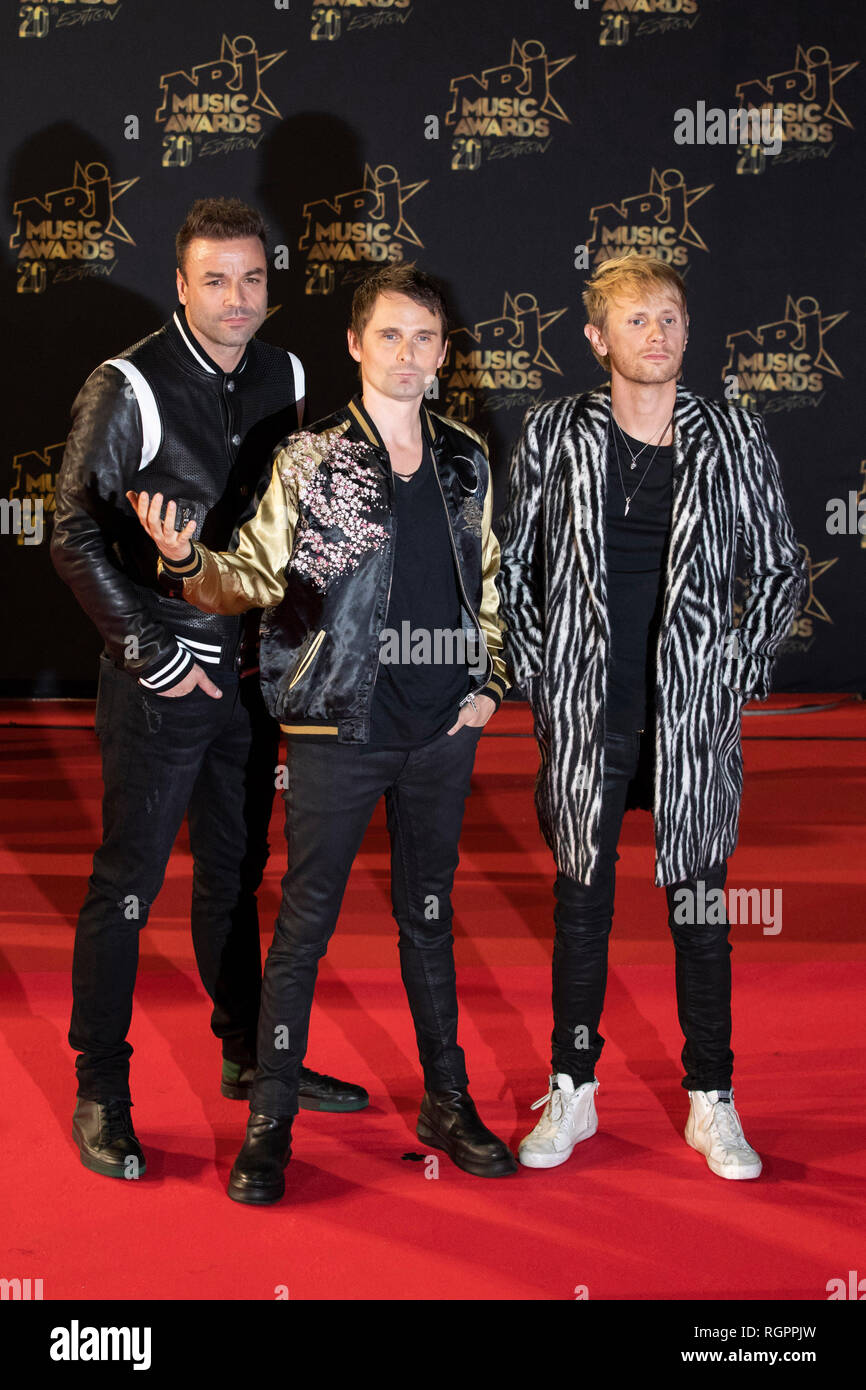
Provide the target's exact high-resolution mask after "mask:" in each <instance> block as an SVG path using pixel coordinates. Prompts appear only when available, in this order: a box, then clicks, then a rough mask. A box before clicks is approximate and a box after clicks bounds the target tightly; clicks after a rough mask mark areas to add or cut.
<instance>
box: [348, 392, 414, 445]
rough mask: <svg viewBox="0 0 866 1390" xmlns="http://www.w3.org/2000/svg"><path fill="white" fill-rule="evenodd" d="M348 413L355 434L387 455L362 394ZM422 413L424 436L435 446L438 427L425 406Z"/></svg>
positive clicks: (353, 399) (349, 407) (351, 402)
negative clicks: (366, 408)
mask: <svg viewBox="0 0 866 1390" xmlns="http://www.w3.org/2000/svg"><path fill="white" fill-rule="evenodd" d="M346 411H347V414H348V416H349V420H350V421H351V427H352V430H353V432H354V433H355V434H356V435H357V436H358V437H360V438H362V439H365V440H366V441H367V443H368V444H372V446H373V448H374V449H381V451H382V453H383V454H387V452H388V450H387V449H386V448H385V444H384V442H383V440H382V436H381V435H380V433H379V431H378V430H377V428H376V425H375V423H374V422H373V418H372V416H371V415H370V414H369V412H368V411H366V410H365V409H364V402H363V400H362V399H361V396H360V393H359V394H358V395H357V396H353V397H352V399H351V400H350V401H349V404H348V406H347V407H346ZM420 413H421V431H422V434H423V435H424V437H425V438H426V439H428V440H429V441H430V443H431V444H433V443H434V442H435V440H436V426H435V424H434V422H433V417H432V416H431V414H430V412H429V410H428V409H427V407H426V406H425V405H423V404H422V405H421V407H420Z"/></svg>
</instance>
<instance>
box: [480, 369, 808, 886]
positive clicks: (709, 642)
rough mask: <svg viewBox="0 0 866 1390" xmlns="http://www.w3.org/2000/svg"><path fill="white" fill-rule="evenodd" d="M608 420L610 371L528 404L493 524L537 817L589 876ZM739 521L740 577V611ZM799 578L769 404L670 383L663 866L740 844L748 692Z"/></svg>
mask: <svg viewBox="0 0 866 1390" xmlns="http://www.w3.org/2000/svg"><path fill="white" fill-rule="evenodd" d="M609 421H610V388H609V386H605V387H601V388H599V389H598V390H595V391H589V392H586V393H585V394H584V395H581V396H570V397H567V398H563V399H560V400H555V401H549V402H546V403H544V404H543V405H540V406H537V407H535V408H533V409H532V410H530V411H529V412H528V414H527V416H526V419H525V421H524V425H523V432H522V436H521V438H520V441H519V443H518V445H517V447H516V449H515V452H514V455H513V458H512V463H511V471H510V475H509V497H508V505H507V510H506V514H505V518H504V528H503V527H502V523H500V528H498V529H499V531H500V537H501V542H502V567H501V571H500V575H499V580H498V583H499V589H500V613H501V616H502V618H503V619H504V621H505V624H506V628H507V630H506V633H505V651H506V655H507V657H508V658H509V660H510V663H511V667H512V671H513V675H514V679H515V680H516V682H517V683H518V684H519V685H520V686H521V687H522V688H523V689H524V690H525V692H526V694H527V697H528V699H529V702H530V705H531V707H532V712H533V716H534V719H535V732H536V738H537V740H538V744H539V748H540V751H541V766H540V769H539V773H538V779H537V783H536V808H537V811H538V817H539V822H540V825H541V830H542V833H543V835H544V837H545V839H546V841H547V843H548V845H549V846H550V848H551V850H552V851H553V855H554V859H555V861H556V865H557V869H558V870H559V872H560V873H563V874H567V875H568V876H569V877H571V878H575V879H577V880H579V881H580V882H582V883H589V882H590V880H591V877H592V874H593V870H594V868H595V863H596V859H597V855H598V834H599V820H600V812H601V793H602V777H603V755H604V696H605V688H606V679H607V659H608V651H609V646H610V632H609V626H608V616H607V605H606V568H605V546H604V536H605V521H604V518H605V492H606V451H607V440H608V428H609ZM738 537H740V538H741V540H742V542H743V548H744V551H745V555H746V558H747V562H748V565H749V569H750V588H749V597H748V600H747V603H746V606H745V611H744V613H743V616H742V621H741V623H740V625H739V627H737V628H734V626H733V615H734V580H735V565H736V553H737V539H738ZM803 584H804V573H803V563H802V560H801V558H800V554H799V551H798V547H797V542H796V540H795V538H794V532H793V529H792V526H791V521H790V517H789V515H788V510H787V507H786V505H785V499H784V496H783V493H782V486H781V480H780V477H779V468H778V464H777V462H776V459H775V457H774V455H773V452H772V450H771V448H770V446H769V443H768V441H767V436H766V433H765V430H764V425H763V422H762V420H761V419H760V417H759V416H757V415H754V414H753V413H752V412H750V411H746V410H743V409H740V408H737V407H730V406H724V405H719V404H716V403H715V402H711V401H707V400H704V399H702V398H701V397H699V396H696V395H694V394H692V392H690V391H686V390H684V389H683V388H681V387H678V388H677V400H676V412H675V417H674V473H673V507H672V519H671V537H670V544H669V547H668V558H667V569H666V578H665V597H664V607H663V612H662V622H661V630H660V632H659V637H658V647H657V658H656V716H657V717H656V721H655V724H656V733H655V749H654V768H653V770H652V780H653V784H654V787H653V794H652V801H651V809H652V810H653V814H654V822H655V841H656V861H655V862H656V870H655V881H656V883H657V884H666V883H676V882H679V881H680V880H682V879H686V878H690V877H694V876H696V875H697V873H698V872H699V871H700V870H702V869H705V868H709V867H711V866H714V865H716V864H719V863H721V862H722V860H724V859H726V858H727V857H728V856H729V855H730V854H731V852H732V851H733V849H734V846H735V845H736V841H737V825H738V820H739V809H740V795H741V791H742V779H743V762H742V748H741V744H740V714H741V710H742V706H743V703H744V701H745V700H746V699H752V698H757V699H764V698H766V696H767V694H768V693H769V688H770V676H771V671H772V663H773V657H774V654H775V652H776V649H777V648H778V646H779V643H780V642H781V641H782V639H783V638H784V637H785V635H786V634H787V632H788V629H789V628H790V625H791V622H792V620H793V618H794V615H795V614H796V612H797V608H798V605H799V602H800V600H801V595H802V592H803Z"/></svg>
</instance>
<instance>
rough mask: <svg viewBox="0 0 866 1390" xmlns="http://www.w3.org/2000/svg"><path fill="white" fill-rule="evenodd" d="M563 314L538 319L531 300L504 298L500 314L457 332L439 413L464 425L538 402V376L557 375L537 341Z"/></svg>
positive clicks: (556, 368)
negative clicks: (484, 412) (486, 413)
mask: <svg viewBox="0 0 866 1390" xmlns="http://www.w3.org/2000/svg"><path fill="white" fill-rule="evenodd" d="M567 312H568V311H567V309H553V310H550V311H548V312H545V313H542V311H541V309H540V308H539V304H538V300H537V299H536V297H535V295H534V294H528V293H523V294H514V295H512V294H507V293H506V294H505V295H504V297H503V301H502V312H501V313H500V314H499V315H497V317H496V318H493V319H483V320H482V321H481V322H480V323H476V324H475V325H474V326H473V327H472V328H468V327H467V328H457V329H455V331H454V332H453V333H452V334H451V336H450V338H449V341H448V356H447V358H446V360H445V365H444V366H443V368H442V383H443V385H444V387H445V408H446V410H447V412H448V414H449V415H455V416H456V417H457V418H458V419H460V420H462V421H463V422H464V424H468V422H469V421H470V420H472V419H474V418H475V417H476V416H477V415H478V414H479V411H480V410H481V409H482V408H483V409H487V410H511V409H514V408H515V407H522V408H526V407H527V406H529V405H533V404H535V402H536V401H538V400H539V399H540V397H541V392H542V389H543V385H544V376H543V373H544V372H549V373H552V374H553V375H555V376H561V375H562V369H561V367H560V366H559V364H558V363H557V362H556V360H555V359H554V357H553V356H552V354H551V352H550V350H549V348H548V347H546V346H545V344H544V343H543V341H542V339H543V337H544V334H545V333H546V332H547V330H548V329H549V328H550V327H551V326H552V325H553V324H554V323H556V320H557V319H559V318H561V317H562V315H563V314H565V313H567Z"/></svg>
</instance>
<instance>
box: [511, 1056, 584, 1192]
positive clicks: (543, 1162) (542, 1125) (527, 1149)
mask: <svg viewBox="0 0 866 1390" xmlns="http://www.w3.org/2000/svg"><path fill="white" fill-rule="evenodd" d="M597 1090H598V1082H597V1081H585V1082H584V1083H583V1085H582V1086H578V1088H577V1090H575V1089H574V1082H573V1081H572V1079H571V1077H570V1076H566V1075H565V1073H563V1072H560V1073H558V1074H557V1075H554V1076H551V1078H550V1090H549V1091H548V1092H547V1095H546V1096H542V1097H541V1100H537V1101H535V1102H534V1104H533V1106H532V1109H533V1110H537V1109H538V1107H539V1105H543V1106H544V1113H543V1114H542V1116H541V1119H540V1120H539V1121H538V1124H537V1125H536V1126H535V1129H534V1130H533V1131H532V1133H531V1134H527V1136H526V1138H525V1139H524V1140H523V1141H522V1143H521V1145H520V1147H519V1149H518V1150H517V1157H518V1158H519V1159H520V1162H521V1163H524V1164H525V1165H526V1167H527V1168H557V1167H558V1166H559V1164H560V1163H565V1162H566V1160H567V1159H569V1158H571V1153H572V1150H573V1148H574V1146H575V1144H579V1143H581V1141H582V1140H584V1139H591V1138H592V1136H593V1134H595V1131H596V1130H597V1129H598V1115H597V1114H596V1109H595V1093H596V1091H597Z"/></svg>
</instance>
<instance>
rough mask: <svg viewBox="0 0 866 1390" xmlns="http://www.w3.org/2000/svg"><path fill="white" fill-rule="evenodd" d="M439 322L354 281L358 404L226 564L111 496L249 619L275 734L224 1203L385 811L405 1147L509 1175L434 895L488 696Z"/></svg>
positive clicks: (470, 436)
mask: <svg viewBox="0 0 866 1390" xmlns="http://www.w3.org/2000/svg"><path fill="white" fill-rule="evenodd" d="M446 322H447V320H446V311H445V307H444V302H443V300H442V296H441V292H440V291H439V289H438V287H437V286H436V285H435V284H434V282H432V281H431V280H430V279H429V278H428V277H427V276H426V275H424V274H423V273H422V272H420V271H418V270H417V269H416V268H415V267H414V266H411V265H395V266H388V267H385V268H383V269H382V270H379V271H376V272H375V273H374V274H372V275H371V276H369V277H368V278H367V279H366V280H365V281H364V282H363V283H362V284H361V285H360V286H359V287H358V289H357V291H356V293H355V297H354V302H353V309H352V327H351V328H350V330H349V349H350V352H351V353H352V356H353V357H354V358H355V359H356V361H358V362H359V363H360V367H361V380H362V394H361V395H360V396H357V397H355V399H354V400H352V401H351V402H350V404H349V405H348V407H347V408H346V409H345V410H341V411H338V412H337V413H336V414H334V415H332V416H330V417H329V418H328V419H326V420H322V421H320V422H319V423H318V424H316V425H314V426H313V427H312V428H311V429H310V430H306V431H302V432H301V433H298V434H295V435H293V436H292V437H290V438H289V439H288V440H286V442H285V444H284V446H283V447H282V448H281V449H280V450H279V451H278V452H277V454H276V457H275V461H274V469H273V475H272V478H271V481H270V485H269V487H268V488H267V490H266V491H265V492H264V494H263V496H262V498H261V501H260V502H259V505H258V508H257V510H256V512H255V515H254V516H253V517H252V518H251V519H250V520H249V521H248V522H246V523H245V524H244V525H243V526H242V527H241V529H240V533H239V537H238V543H237V547H236V548H235V550H234V551H232V552H230V553H225V552H223V553H215V552H214V551H213V550H212V549H210V548H207V547H205V546H203V545H202V544H200V543H199V542H196V543H195V544H194V545H193V546H192V547H190V544H189V542H190V541H191V540H192V538H193V535H194V531H193V527H192V526H191V524H187V525H186V526H181V527H176V526H175V511H176V509H175V507H174V503H173V502H169V503H168V505H167V507H166V511H165V516H164V517H163V515H162V498H161V497H160V496H158V495H157V496H154V497H152V498H151V497H150V496H148V495H147V493H144V492H142V493H140V494H139V495H138V496H137V497H133V496H131V498H130V500H131V501H133V502H134V503H135V505H136V507H137V510H138V515H139V519H140V520H141V522H142V525H143V526H145V528H146V529H147V530H148V532H149V534H150V536H151V537H152V538H153V539H154V540H155V541H156V543H157V545H158V546H159V548H160V550H161V552H162V556H163V558H162V560H161V568H162V570H163V572H164V574H165V575H166V576H167V577H170V578H171V580H172V582H173V583H174V584H175V585H176V592H177V593H178V594H181V593H182V594H183V596H184V598H186V599H187V600H189V601H190V602H191V603H193V604H195V605H196V606H197V607H198V608H200V609H201V610H202V611H204V612H208V613H241V612H244V611H245V610H247V609H248V608H251V607H257V606H262V607H264V608H265V609H266V612H265V614H264V617H263V621H262V626H261V652H260V663H261V678H262V687H263V690H264V695H265V699H266V702H267V705H268V708H269V709H270V710H271V712H272V713H273V714H274V715H275V717H276V718H278V719H279V720H280V722H281V724H282V727H283V729H284V730H285V732H286V734H287V736H288V737H287V748H288V786H287V789H286V792H285V801H286V839H287V842H288V853H289V862H288V872H287V874H286V877H285V879H284V880H283V890H284V891H283V900H282V905H281V908H280V915H279V919H278V921H277V925H276V931H275V935H274V942H273V945H272V946H271V949H270V952H269V954H268V958H267V961H266V964H265V973H264V981H263V994H262V1012H261V1017H260V1021H259V1036H258V1064H259V1069H258V1071H257V1073H256V1078H255V1082H254V1086H253V1093H252V1096H251V1099H250V1110H251V1112H252V1113H251V1116H250V1121H249V1125H248V1128H247V1136H246V1141H245V1143H244V1146H243V1148H242V1150H241V1152H240V1154H239V1156H238V1159H237V1161H236V1162H235V1165H234V1167H233V1169H232V1174H231V1180H230V1183H229V1195H230V1196H231V1197H233V1198H234V1199H235V1200H236V1201H240V1202H253V1203H269V1202H274V1201H277V1200H279V1198H280V1197H281V1196H282V1193H283V1191H284V1187H285V1179H284V1173H283V1170H284V1168H285V1166H286V1164H287V1163H288V1159H289V1154H290V1152H291V1150H290V1142H289V1141H290V1132H291V1126H292V1121H293V1116H294V1114H295V1112H296V1110H297V1076H298V1069H299V1067H300V1064H301V1062H302V1061H303V1057H304V1053H305V1050H306V1045H307V1029H308V1021H309V1014H310V1006H311V1002H312V997H313V989H314V985H315V979H316V972H317V969H318V961H319V959H320V957H321V956H322V955H324V953H325V951H326V949H327V943H328V940H329V938H330V935H331V933H332V931H333V929H334V927H335V925H336V921H337V916H338V913H339V909H340V903H341V900H342V897H343V892H344V889H345V885H346V882H347V879H348V876H349V871H350V869H351V866H352V861H353V860H354V858H355V855H356V853H357V851H358V848H359V846H360V844H361V840H362V838H363V835H364V832H365V831H366V828H367V825H368V823H369V821H370V817H371V815H372V812H373V809H374V807H375V805H376V803H377V802H378V801H379V799H380V797H381V796H382V795H384V796H385V802H386V809H387V817H388V829H389V834H390V838H391V896H392V902H393V909H394V916H395V918H396V920H397V924H398V929H399V936H398V944H399V951H400V966H401V972H402V976H403V981H404V984H405V987H406V993H407V996H408V999H409V1005H410V1008H411V1011H412V1017H413V1021H414V1024H415V1032H416V1038H417V1043H418V1053H419V1057H420V1060H421V1065H422V1068H423V1072H424V1084H425V1095H424V1100H423V1102H422V1106H421V1113H420V1116H419V1120H418V1130H417V1132H418V1135H419V1137H420V1138H421V1139H422V1140H423V1141H424V1142H426V1143H429V1144H431V1145H434V1146H435V1147H437V1148H441V1149H443V1150H444V1151H445V1152H446V1153H447V1154H448V1155H449V1157H450V1158H452V1159H453V1161H454V1162H455V1163H456V1164H457V1165H458V1166H460V1167H461V1168H463V1169H465V1170H466V1171H467V1172H470V1173H475V1174H477V1175H479V1176H484V1177H499V1176H504V1175H506V1174H509V1173H513V1172H515V1171H516V1167H517V1165H516V1163H515V1161H514V1158H513V1157H512V1155H511V1154H510V1152H509V1151H508V1149H507V1148H506V1146H505V1145H504V1144H503V1143H502V1142H501V1141H500V1140H499V1139H497V1138H496V1136H495V1135H494V1134H492V1133H491V1132H490V1130H488V1129H487V1128H486V1127H485V1126H484V1125H483V1124H482V1122H481V1120H480V1118H479V1116H478V1113H477V1111H476V1109H475V1106H474V1103H473V1101H472V1099H471V1097H470V1096H469V1092H468V1089H467V1088H468V1080H467V1075H466V1068H465V1059H464V1056H463V1051H462V1048H460V1047H459V1045H458V1043H457V995H456V986H455V974H454V955H453V937H452V935H451V915H452V914H451V906H450V893H451V886H452V881H453V877H454V870H455V868H456V865H457V858H458V855H457V844H458V838H459V833H460V826H461V822H462V818H463V809H464V803H465V799H466V796H467V794H468V791H469V778H470V774H471V770H472V765H473V762H474V758H475V751H476V746H477V740H478V737H479V735H480V733H481V729H482V727H483V725H484V724H485V723H486V722H487V720H488V719H489V718H490V716H491V715H492V714H493V713H494V711H495V709H496V708H497V706H498V704H499V701H500V700H501V698H502V696H503V694H504V693H505V690H506V685H507V682H506V678H505V669H504V665H503V662H502V657H501V646H502V638H501V632H500V624H499V620H498V616H497V607H498V599H497V592H496V585H495V577H496V571H497V568H498V563H499V547H498V545H497V542H496V538H495V536H494V534H493V531H492V528H491V517H492V506H493V495H492V486H491V478H490V468H489V464H488V460H487V451H486V448H485V446H484V444H483V442H482V441H481V439H480V438H479V437H478V436H477V435H476V434H474V433H473V432H472V431H471V430H468V429H466V428H465V427H464V426H462V425H460V424H458V423H457V422H456V421H454V420H450V419H446V418H443V417H441V416H438V415H434V414H432V413H430V412H429V411H428V410H427V409H426V408H425V407H424V405H423V395H424V391H425V387H426V386H427V385H428V384H429V383H430V382H432V381H433V380H434V378H435V373H436V370H437V368H438V366H439V365H440V364H441V362H442V360H443V357H444V354H445V325H446Z"/></svg>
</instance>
